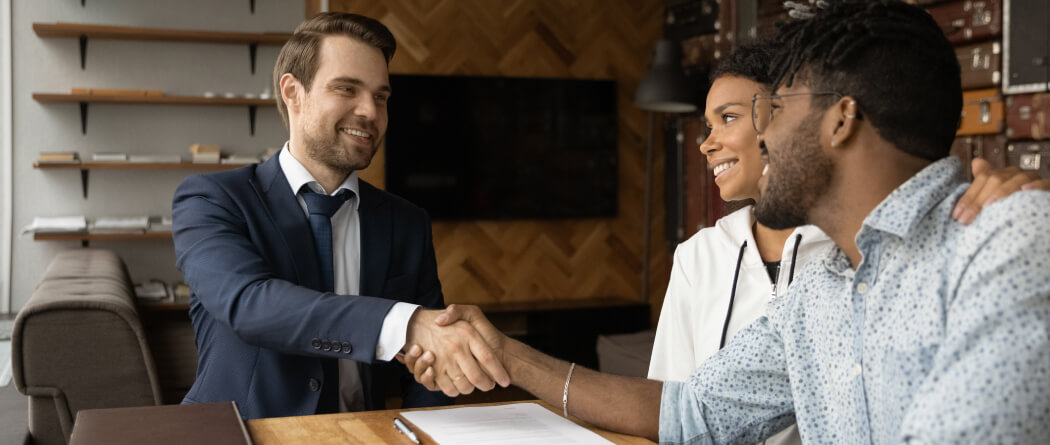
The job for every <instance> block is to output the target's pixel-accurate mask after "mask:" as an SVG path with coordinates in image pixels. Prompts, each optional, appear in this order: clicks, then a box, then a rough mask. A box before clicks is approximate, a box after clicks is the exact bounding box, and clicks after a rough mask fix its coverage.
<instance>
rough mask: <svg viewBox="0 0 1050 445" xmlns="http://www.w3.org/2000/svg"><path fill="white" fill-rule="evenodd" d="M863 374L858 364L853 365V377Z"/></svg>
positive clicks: (862, 369)
mask: <svg viewBox="0 0 1050 445" xmlns="http://www.w3.org/2000/svg"><path fill="white" fill-rule="evenodd" d="M863 372H864V368H862V367H861V366H860V363H857V364H855V365H853V377H860V375H861V374H862V373H863Z"/></svg>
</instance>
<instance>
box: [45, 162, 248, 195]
mask: <svg viewBox="0 0 1050 445" xmlns="http://www.w3.org/2000/svg"><path fill="white" fill-rule="evenodd" d="M245 165H246V164H194V163H192V162H78V163H46V162H45V163H40V162H36V163H34V164H33V168H35V169H41V170H79V171H80V188H81V193H82V194H83V196H84V198H85V199H87V191H88V172H90V171H91V170H149V171H163V170H167V171H187V170H188V171H194V170H195V171H221V170H232V169H235V168H238V167H243V166H245Z"/></svg>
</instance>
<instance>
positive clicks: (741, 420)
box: [660, 157, 1050, 444]
mask: <svg viewBox="0 0 1050 445" xmlns="http://www.w3.org/2000/svg"><path fill="white" fill-rule="evenodd" d="M966 187H967V186H966V184H965V183H964V182H963V180H962V173H961V169H960V165H959V161H958V159H956V158H954V157H953V158H947V159H944V160H941V161H938V162H935V163H933V164H931V165H930V166H928V167H927V168H925V169H924V170H922V171H921V172H919V174H917V175H915V176H914V177H912V178H911V179H909V180H908V181H907V182H905V183H904V184H903V185H901V186H900V187H899V188H898V189H897V190H895V191H894V192H893V193H891V194H890V195H889V196H888V197H887V198H886V199H885V200H884V201H883V202H882V203H881V204H879V206H878V207H876V208H875V210H874V211H873V212H872V213H871V214H870V215H868V217H867V218H866V219H865V220H864V225H863V228H862V229H861V230H860V232H859V233H858V234H857V237H856V241H857V246H858V247H859V249H860V252H861V253H862V254H863V260H862V261H861V263H860V264H859V265H858V267H857V269H856V270H855V271H854V270H853V269H851V268H850V265H849V261H848V259H847V258H846V256H845V254H843V253H842V251H841V250H839V249H838V248H835V249H831V250H830V251H829V253H828V254H827V256H826V257H824V258H823V259H821V258H819V257H818V258H816V259H814V260H813V261H811V262H810V263H809V264H808V265H807V267H805V269H804V270H803V272H802V273H801V274H800V276H798V277H796V280H795V284H793V285H792V287H791V289H790V291H789V292H788V294H787V295H785V296H784V297H783V298H781V299H779V300H778V301H776V302H774V303H771V304H772V305H773V307H771V308H770V312H769V316H768V317H762V318H760V319H758V320H756V321H755V323H754V324H752V325H751V326H750V327H748V328H746V329H745V330H743V331H741V332H740V333H738V334H737V335H736V336H735V337H734V338H733V340H732V342H730V344H729V345H727V346H726V348H725V349H723V350H722V351H720V352H719V353H718V354H717V355H715V356H714V357H712V358H711V359H709V360H708V361H707V362H705V363H704V364H703V365H702V366H701V367H700V369H698V370H697V372H696V373H695V374H693V376H692V377H690V378H689V380H688V381H687V382H668V383H665V384H664V387H663V398H662V402H661V407H660V441H661V443H690V444H691V443H756V442H759V441H761V440H762V439H763V438H765V437H767V436H769V435H770V434H772V433H774V432H776V431H779V430H780V429H782V428H783V427H785V426H787V425H789V424H791V423H792V422H797V423H798V428H799V431H800V433H801V435H802V439H803V441H804V442H807V443H835V444H852V443H856V444H869V443H874V444H885V443H900V442H908V443H1050V193H1046V192H1035V191H1033V192H1018V193H1015V194H1013V195H1012V196H1010V197H1008V198H1006V199H1003V200H1000V201H999V202H997V203H996V204H994V205H992V206H990V207H989V208H987V209H986V210H985V211H984V212H982V213H981V214H980V216H979V217H978V218H977V220H976V221H975V222H974V223H973V224H971V225H969V226H965V225H962V224H960V223H957V222H955V221H954V220H952V219H951V211H952V207H953V205H954V204H955V202H956V200H957V199H958V198H959V196H961V195H962V193H963V192H964V191H965V190H966Z"/></svg>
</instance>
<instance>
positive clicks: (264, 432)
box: [247, 400, 653, 445]
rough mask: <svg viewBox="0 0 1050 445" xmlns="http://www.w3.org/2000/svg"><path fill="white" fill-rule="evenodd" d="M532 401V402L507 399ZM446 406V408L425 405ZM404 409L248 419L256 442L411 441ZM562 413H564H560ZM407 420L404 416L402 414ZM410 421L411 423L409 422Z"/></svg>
mask: <svg viewBox="0 0 1050 445" xmlns="http://www.w3.org/2000/svg"><path fill="white" fill-rule="evenodd" d="M531 402H532V403H538V404H539V405H541V406H543V407H545V408H547V409H549V410H551V411H554V412H555V413H558V410H555V409H553V407H551V406H550V405H548V404H546V403H544V402H542V401H539V400H534V401H531ZM507 403H528V402H507ZM503 404H506V403H485V404H478V405H456V406H453V407H450V408H459V407H463V406H484V405H503ZM422 409H442V408H422ZM401 411H415V410H405V409H388V410H385V411H366V412H360V413H340V414H324V415H317V416H300V417H275V418H269V419H255V420H249V421H248V422H247V426H248V433H249V434H251V436H252V441H254V443H255V445H275V444H291V445H295V444H348V443H349V444H358V443H360V444H382V443H389V444H398V445H405V444H411V443H412V442H411V441H409V440H408V438H406V437H405V436H403V435H401V434H400V433H398V432H397V430H395V429H394V417H398V413H400V412H401ZM559 414H560V413H559ZM570 419H571V420H572V421H573V422H576V423H577V424H579V425H582V426H584V427H586V428H587V429H589V430H591V431H594V432H595V433H598V434H599V435H601V436H602V437H604V438H606V439H608V440H610V441H612V442H613V443H617V444H639V445H641V444H647V445H649V444H653V442H652V441H650V440H648V439H643V438H640V437H635V436H628V435H624V434H617V433H613V432H609V431H606V430H603V429H599V428H597V427H593V426H590V425H588V424H586V423H583V422H581V421H579V420H577V419H576V418H570ZM402 420H404V418H402ZM409 425H411V423H410V422H409ZM413 430H414V431H415V432H416V435H417V436H419V440H420V442H421V443H422V444H434V443H436V442H434V439H432V438H431V437H430V436H429V435H427V434H426V432H425V431H421V430H420V429H419V428H413Z"/></svg>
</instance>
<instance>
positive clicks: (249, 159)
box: [222, 155, 259, 165]
mask: <svg viewBox="0 0 1050 445" xmlns="http://www.w3.org/2000/svg"><path fill="white" fill-rule="evenodd" d="M258 162H259V157H258V156H245V155H230V156H227V157H225V158H222V163H223V164H245V165H247V164H256V163H258Z"/></svg>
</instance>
